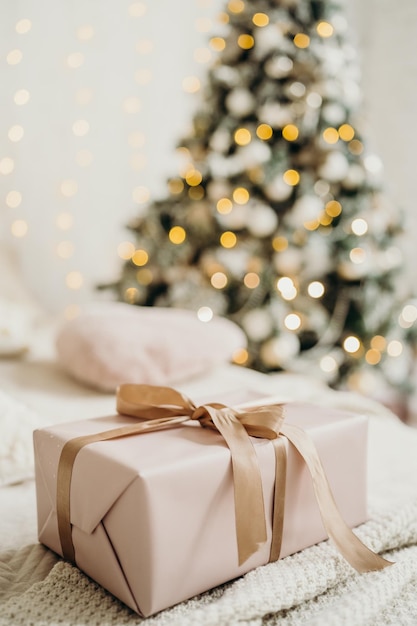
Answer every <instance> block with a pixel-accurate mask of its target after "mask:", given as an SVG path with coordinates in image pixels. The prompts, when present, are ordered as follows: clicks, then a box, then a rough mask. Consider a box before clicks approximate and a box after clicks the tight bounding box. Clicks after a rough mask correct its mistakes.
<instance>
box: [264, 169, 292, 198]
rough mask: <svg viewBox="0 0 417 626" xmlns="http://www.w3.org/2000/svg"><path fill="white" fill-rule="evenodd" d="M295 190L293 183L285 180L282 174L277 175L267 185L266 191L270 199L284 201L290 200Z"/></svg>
mask: <svg viewBox="0 0 417 626" xmlns="http://www.w3.org/2000/svg"><path fill="white" fill-rule="evenodd" d="M292 192H293V188H292V187H291V185H287V183H286V182H285V181H284V180H283V178H282V176H281V175H280V176H277V177H276V178H274V179H273V180H272V181H271V182H270V183H269V184H268V185H266V187H265V193H266V195H267V196H268V198H269V199H270V200H273V201H275V202H284V201H285V200H288V198H289V197H290V196H291V194H292Z"/></svg>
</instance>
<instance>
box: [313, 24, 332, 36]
mask: <svg viewBox="0 0 417 626" xmlns="http://www.w3.org/2000/svg"><path fill="white" fill-rule="evenodd" d="M316 30H317V33H318V35H320V37H323V38H327V37H331V36H332V35H333V33H334V28H333V26H332V25H331V24H329V22H324V21H323V22H319V23H318V24H317V26H316Z"/></svg>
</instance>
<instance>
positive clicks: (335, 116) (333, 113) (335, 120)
mask: <svg viewBox="0 0 417 626" xmlns="http://www.w3.org/2000/svg"><path fill="white" fill-rule="evenodd" d="M322 116H323V119H324V120H325V121H326V122H327V123H328V124H331V125H332V126H339V125H340V124H343V122H344V121H345V119H346V109H345V107H344V106H342V105H341V104H339V103H336V102H332V103H331V104H326V105H325V106H324V107H323V109H322Z"/></svg>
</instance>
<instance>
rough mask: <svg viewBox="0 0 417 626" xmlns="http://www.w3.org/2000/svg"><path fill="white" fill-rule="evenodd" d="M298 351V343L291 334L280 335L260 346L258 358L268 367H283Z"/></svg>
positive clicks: (295, 337)
mask: <svg viewBox="0 0 417 626" xmlns="http://www.w3.org/2000/svg"><path fill="white" fill-rule="evenodd" d="M299 350H300V342H299V341H298V338H297V336H296V335H294V334H292V333H286V332H284V333H281V334H280V335H279V336H278V337H273V338H272V339H268V341H266V342H265V343H264V344H262V346H261V350H260V357H261V359H262V361H263V363H265V365H267V366H269V367H280V366H281V367H284V366H285V365H286V364H287V363H289V362H290V361H291V359H293V358H294V357H295V356H296V355H297V354H298V353H299Z"/></svg>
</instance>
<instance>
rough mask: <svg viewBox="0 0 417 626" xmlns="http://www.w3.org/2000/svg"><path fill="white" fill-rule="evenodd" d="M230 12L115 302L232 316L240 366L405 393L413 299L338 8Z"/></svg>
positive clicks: (295, 1)
mask: <svg viewBox="0 0 417 626" xmlns="http://www.w3.org/2000/svg"><path fill="white" fill-rule="evenodd" d="M220 21H221V26H220V28H219V34H218V36H215V37H212V39H211V40H210V46H211V48H212V49H213V50H215V51H216V52H217V56H216V60H215V62H214V63H213V65H212V66H211V68H210V70H209V72H208V76H207V80H206V86H205V91H204V97H203V98H202V101H201V103H200V105H199V107H198V109H197V112H196V114H195V117H194V119H193V125H192V126H193V127H192V130H191V132H190V133H189V135H188V136H187V137H186V138H184V139H183V141H182V142H181V144H180V147H179V148H178V155H179V157H180V165H179V174H178V175H177V176H174V177H173V178H171V179H170V180H169V181H168V191H167V193H166V195H165V197H164V198H163V199H162V200H158V201H154V202H152V203H151V204H150V205H149V206H148V207H147V210H146V212H145V213H143V212H142V214H141V215H140V217H138V219H137V220H136V221H135V222H134V223H133V224H131V229H132V231H133V232H134V234H135V237H136V243H135V252H134V254H132V257H131V258H130V259H129V260H127V261H126V263H125V265H124V267H123V271H122V275H121V278H120V281H119V282H118V283H117V285H116V288H117V290H118V295H119V297H120V298H121V299H123V300H125V301H127V302H130V303H132V304H138V305H146V306H168V307H182V308H191V309H194V310H195V311H196V314H197V315H198V316H199V318H200V319H202V320H206V321H208V320H209V319H210V318H211V317H212V315H213V314H218V315H223V316H226V317H228V318H230V319H232V320H234V321H236V322H237V323H238V324H239V325H240V326H241V327H242V328H243V329H244V330H245V332H246V334H247V337H248V350H247V351H242V352H240V353H239V354H236V355H235V362H236V363H240V364H242V365H248V366H250V367H253V368H256V369H259V370H261V371H274V370H291V371H298V372H304V373H311V374H313V375H320V376H321V377H322V378H324V379H325V380H326V381H328V382H329V383H330V384H331V385H333V386H348V387H350V388H355V389H360V390H366V391H371V392H375V391H376V392H378V390H380V389H381V388H382V387H383V386H386V382H387V381H388V383H389V384H390V385H392V386H394V387H396V388H402V387H405V386H406V385H407V381H408V380H409V373H410V368H411V366H412V338H413V336H414V332H415V329H414V322H415V320H416V319H417V306H416V303H415V302H414V301H412V300H410V299H409V296H408V294H407V293H406V292H405V282H404V280H401V277H400V270H401V267H402V263H403V259H402V253H401V247H400V246H401V240H400V235H401V229H402V225H401V219H400V216H399V214H398V210H397V209H395V208H393V207H392V206H390V204H389V203H387V201H386V200H385V198H384V195H383V193H382V192H381V189H380V181H379V179H380V169H381V164H380V161H379V159H378V158H377V157H375V156H374V155H371V154H368V153H367V147H366V145H365V144H364V141H363V138H362V132H363V131H362V127H361V124H362V123H363V122H362V121H361V119H360V118H359V117H358V111H359V106H360V93H361V92H360V88H359V72H358V63H357V60H356V55H355V49H354V47H353V46H352V45H351V43H350V41H349V37H348V25H347V21H346V18H345V16H344V14H343V11H342V7H341V4H340V3H338V2H332V1H331V0H325V1H320V0H310V1H307V0H258V1H256V2H244V1H242V0H231V1H230V2H229V3H228V5H227V10H226V11H225V12H224V13H222V14H221V16H220Z"/></svg>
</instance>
